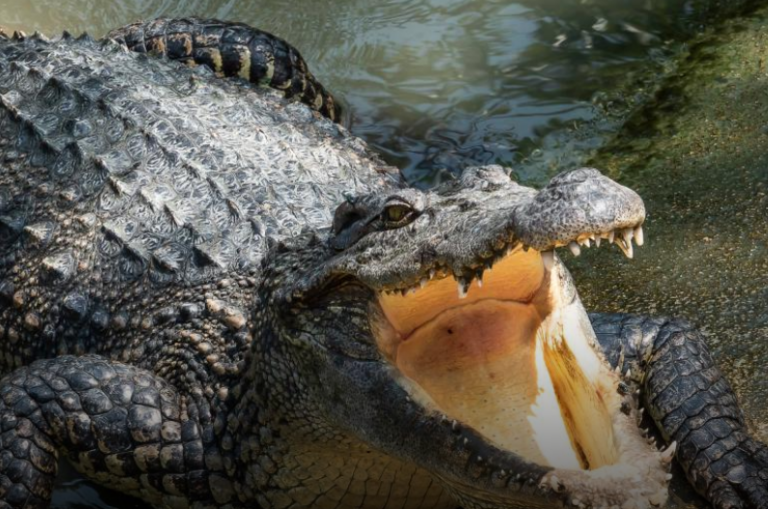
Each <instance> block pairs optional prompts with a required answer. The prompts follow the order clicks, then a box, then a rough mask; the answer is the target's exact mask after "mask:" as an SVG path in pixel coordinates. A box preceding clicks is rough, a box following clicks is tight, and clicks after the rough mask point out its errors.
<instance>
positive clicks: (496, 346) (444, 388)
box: [377, 249, 620, 469]
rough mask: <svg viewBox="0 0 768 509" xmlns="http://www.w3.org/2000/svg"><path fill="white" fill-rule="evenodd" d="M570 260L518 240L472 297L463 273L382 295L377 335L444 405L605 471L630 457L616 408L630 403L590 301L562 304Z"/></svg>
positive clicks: (470, 421) (486, 428)
mask: <svg viewBox="0 0 768 509" xmlns="http://www.w3.org/2000/svg"><path fill="white" fill-rule="evenodd" d="M558 267H559V266H556V267H555V268H554V269H553V271H549V270H547V269H546V268H545V264H544V263H543V260H542V254H541V253H539V252H537V251H535V250H529V251H527V252H525V251H523V250H522V249H518V250H515V251H513V252H511V253H510V254H508V255H507V256H506V257H505V258H504V259H502V260H500V261H499V262H497V263H496V264H495V265H494V267H493V269H492V271H490V272H489V271H486V273H485V274H484V281H483V285H482V287H480V286H478V285H477V282H474V283H473V284H472V286H471V287H470V288H469V290H468V292H467V295H466V297H464V298H460V297H459V293H458V291H457V283H456V281H455V280H454V279H453V278H451V277H446V278H443V279H439V280H433V281H430V282H429V283H428V284H427V285H426V286H425V287H424V288H422V289H421V290H417V291H416V292H414V293H409V294H407V295H405V296H402V295H399V294H396V295H384V294H382V295H381V296H380V298H379V303H380V305H381V308H382V310H383V312H384V316H385V318H386V321H387V322H388V323H387V325H386V326H384V327H378V331H379V332H378V333H377V341H378V345H379V348H380V349H381V351H382V352H383V354H384V355H385V356H386V358H387V359H388V360H389V361H390V362H391V363H392V364H393V365H394V366H396V367H397V369H398V370H399V372H400V373H401V374H402V375H404V377H405V378H406V380H407V383H409V384H412V387H413V388H414V392H418V393H419V394H426V396H425V397H424V398H426V401H425V404H427V405H429V406H431V407H433V409H434V410H436V411H440V412H442V413H444V414H446V415H448V416H450V417H451V418H454V419H457V420H458V421H460V422H462V423H463V424H465V425H469V426H471V427H473V428H474V429H475V430H476V431H478V432H479V433H480V434H482V435H483V436H484V437H485V438H486V439H487V440H488V441H489V442H490V443H492V444H494V445H496V446H497V447H499V448H502V449H505V450H508V451H512V452H515V453H517V454H518V455H520V456H522V457H524V458H526V459H528V460H530V461H533V462H536V463H538V464H541V465H550V466H554V467H560V468H573V469H593V468H598V467H600V466H602V465H606V464H612V463H614V462H615V461H616V459H617V457H618V453H617V451H616V448H615V446H614V440H613V438H612V437H613V428H612V417H611V416H612V415H613V414H614V412H616V411H617V409H618V406H619V404H620V403H619V402H618V398H617V397H615V390H613V389H612V388H611V387H610V386H605V380H606V378H605V375H606V373H604V372H603V368H602V366H603V364H602V363H601V362H600V361H599V359H597V356H596V354H595V352H594V350H593V349H592V348H591V347H590V346H589V344H588V343H589V338H590V337H591V336H590V335H591V334H592V332H591V327H589V326H588V325H586V324H585V323H583V320H581V318H580V316H581V315H583V309H582V308H581V306H580V304H578V303H577V305H578V309H576V308H574V307H573V304H571V303H564V302H561V299H560V297H561V290H560V287H559V286H558V284H557V283H558V282H559V277H558V274H557V271H558V270H561V269H559V268H558ZM579 313H581V314H579ZM587 324H588V322H587ZM585 328H588V330H584V329H585ZM610 380H613V378H610ZM416 387H417V388H418V389H416Z"/></svg>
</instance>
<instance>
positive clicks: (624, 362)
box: [590, 314, 768, 508]
mask: <svg viewBox="0 0 768 509" xmlns="http://www.w3.org/2000/svg"><path fill="white" fill-rule="evenodd" d="M590 318H591V320H592V325H593V327H594V328H595V333H596V334H597V338H598V341H599V342H600V345H601V347H602V349H603V350H604V351H605V352H606V353H607V354H608V360H609V362H610V363H611V365H612V366H614V367H619V369H621V370H622V371H623V372H624V373H627V372H629V373H630V379H631V381H633V382H634V383H636V384H639V386H640V387H641V388H642V391H641V394H642V395H643V399H644V402H643V403H644V405H643V406H644V407H645V408H647V409H648V412H649V414H650V416H651V417H652V418H653V421H654V422H655V423H656V426H658V429H659V431H660V432H661V434H662V436H663V437H664V439H665V440H667V442H673V441H674V442H676V443H677V451H678V452H677V460H678V461H679V462H680V464H681V465H682V467H683V470H684V471H685V472H686V475H687V477H688V480H689V481H690V482H691V484H693V486H694V487H695V488H696V491H698V492H699V493H700V494H702V495H704V496H705V497H706V498H707V499H709V500H711V501H712V504H713V505H714V506H715V507H723V508H725V507H766V506H768V497H767V496H766V484H768V448H766V446H765V444H763V443H761V442H758V441H757V440H755V439H753V438H752V437H751V436H750V435H749V431H748V429H747V426H746V423H745V422H744V417H743V415H742V413H741V410H740V409H739V406H738V403H737V401H736V398H735V397H734V395H733V392H732V390H731V387H730V385H729V384H728V381H727V380H726V379H725V378H724V377H723V374H722V373H721V372H720V370H718V369H717V367H715V365H714V363H713V361H712V357H711V356H710V354H709V351H708V350H707V346H706V344H705V342H704V338H703V337H702V335H701V333H700V332H698V331H697V330H696V329H695V328H694V327H693V326H691V325H690V324H689V323H687V322H685V321H682V320H671V319H665V318H648V317H643V316H633V315H601V314H593V315H591V316H590Z"/></svg>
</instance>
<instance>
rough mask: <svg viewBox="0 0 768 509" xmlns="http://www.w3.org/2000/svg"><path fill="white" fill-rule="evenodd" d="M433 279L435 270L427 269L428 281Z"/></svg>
mask: <svg viewBox="0 0 768 509" xmlns="http://www.w3.org/2000/svg"><path fill="white" fill-rule="evenodd" d="M433 277H435V269H429V279H432V278H433Z"/></svg>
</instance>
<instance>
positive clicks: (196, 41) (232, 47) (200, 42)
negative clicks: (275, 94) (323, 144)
mask: <svg viewBox="0 0 768 509" xmlns="http://www.w3.org/2000/svg"><path fill="white" fill-rule="evenodd" d="M107 37H110V38H112V39H115V40H116V41H118V42H119V43H121V44H124V45H125V46H126V47H127V48H128V49H130V50H132V51H136V52H139V53H150V54H153V55H159V56H166V57H168V58H170V59H171V60H179V61H181V62H185V63H187V64H188V65H204V66H206V67H209V68H210V69H211V70H213V71H214V72H215V73H216V74H218V75H219V76H226V77H236V78H243V79H245V80H248V81H250V82H252V83H255V84H257V85H265V86H268V87H271V88H274V89H277V90H281V91H283V92H284V93H285V96H286V97H296V98H298V99H299V100H300V101H301V102H303V103H305V104H307V105H308V106H309V107H310V108H312V109H313V110H316V111H318V112H320V113H321V114H322V115H324V116H326V117H328V118H329V119H331V120H333V121H336V122H338V121H340V120H341V108H340V107H339V105H338V104H337V103H336V102H335V101H334V99H333V96H332V95H331V94H330V93H329V92H328V91H327V90H326V89H325V87H323V85H322V84H320V82H319V81H317V80H316V79H315V77H314V76H313V75H312V73H311V72H310V71H309V69H308V68H307V64H306V63H305V62H304V59H303V58H302V57H301V55H300V54H299V52H298V50H297V49H296V48H294V47H293V46H291V45H290V44H288V43H287V42H285V41H284V40H283V39H280V38H279V37H275V36H274V35H272V34H270V33H267V32H264V31H262V30H259V29H257V28H253V27H251V26H249V25H246V24H244V23H235V22H226V21H218V20H212V19H197V18H179V19H170V18H160V19H155V20H152V21H146V22H139V23H133V24H131V25H127V26H124V27H122V28H118V29H116V30H113V31H111V32H110V33H109V34H107Z"/></svg>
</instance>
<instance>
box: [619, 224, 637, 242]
mask: <svg viewBox="0 0 768 509" xmlns="http://www.w3.org/2000/svg"><path fill="white" fill-rule="evenodd" d="M621 236H622V238H623V239H624V243H625V244H627V245H631V244H632V238H633V237H634V236H635V231H634V230H633V229H632V228H627V229H625V230H624V231H622V232H621Z"/></svg>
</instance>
